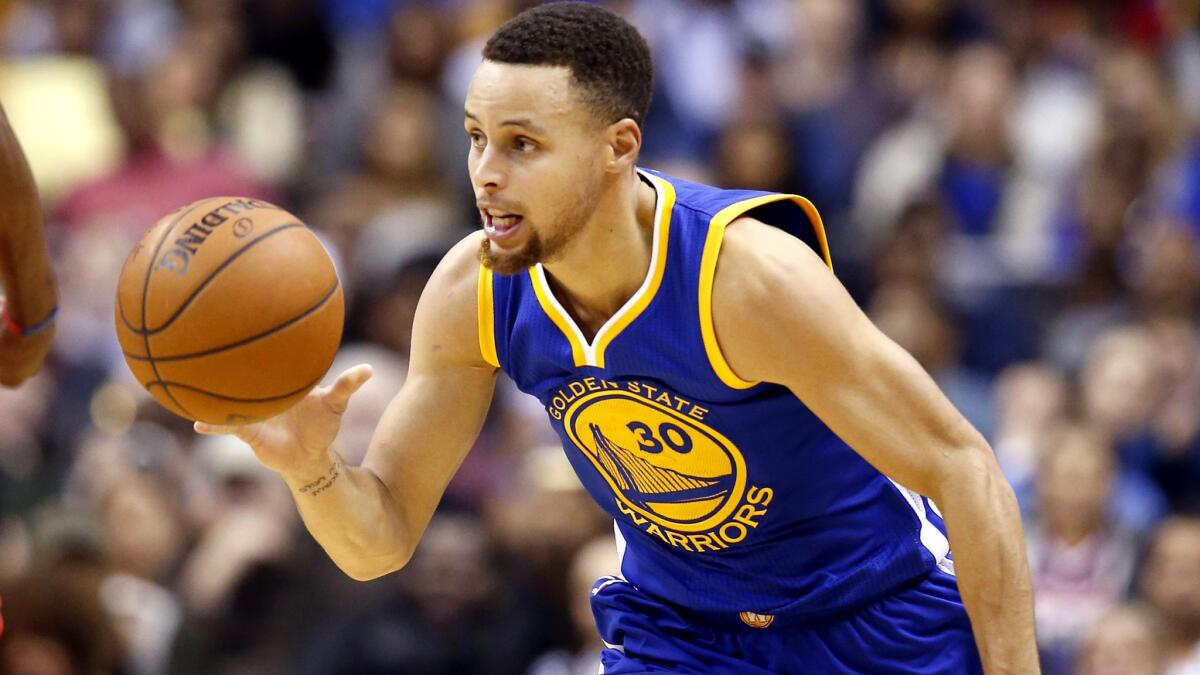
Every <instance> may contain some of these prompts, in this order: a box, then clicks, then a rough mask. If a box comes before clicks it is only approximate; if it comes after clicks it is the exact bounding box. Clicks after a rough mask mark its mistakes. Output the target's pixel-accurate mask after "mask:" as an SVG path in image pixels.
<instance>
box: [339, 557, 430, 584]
mask: <svg viewBox="0 0 1200 675" xmlns="http://www.w3.org/2000/svg"><path fill="white" fill-rule="evenodd" d="M411 559H412V551H395V552H391V553H386V554H382V555H372V556H361V557H354V558H349V559H342V560H338V559H336V558H335V559H334V560H333V562H334V564H336V565H337V566H338V569H340V570H341V571H342V572H343V573H344V574H345V575H346V576H348V577H350V578H351V579H354V580H355V581H373V580H375V579H378V578H380V577H384V576H387V575H389V574H391V573H392V572H398V571H400V570H401V569H403V568H404V566H405V565H407V564H408V562H409V560H411Z"/></svg>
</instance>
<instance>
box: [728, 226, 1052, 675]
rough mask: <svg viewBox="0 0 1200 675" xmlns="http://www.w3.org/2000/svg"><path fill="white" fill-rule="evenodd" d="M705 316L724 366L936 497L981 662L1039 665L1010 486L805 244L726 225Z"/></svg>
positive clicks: (916, 368) (981, 443) (999, 668)
mask: <svg viewBox="0 0 1200 675" xmlns="http://www.w3.org/2000/svg"><path fill="white" fill-rule="evenodd" d="M713 321H714V327H715V331H716V334H717V340H718V342H719V344H720V346H721V350H722V352H723V354H724V356H725V359H726V361H727V362H728V364H729V366H730V368H732V369H733V371H734V373H735V374H736V375H738V376H739V377H741V378H742V379H745V380H750V381H767V382H776V383H779V384H782V385H784V386H787V387H788V388H789V389H791V390H792V392H793V393H795V395H796V396H797V397H798V398H799V399H800V400H801V401H803V402H804V404H805V405H806V406H808V408H809V409H811V410H812V411H813V413H815V414H816V415H817V416H818V417H820V418H821V420H822V421H823V422H825V424H827V425H828V426H829V428H830V429H831V430H833V432H834V433H836V434H837V435H838V436H840V437H841V438H842V439H843V440H845V441H846V442H847V443H848V444H849V445H850V446H851V447H852V448H854V449H855V451H857V452H858V453H859V454H860V455H862V457H863V458H864V459H866V460H867V461H868V462H870V463H871V464H872V465H873V466H874V467H875V468H877V469H878V470H879V471H880V472H882V473H884V474H885V475H887V476H889V477H891V478H893V479H895V480H896V481H898V482H899V483H901V484H903V485H904V486H905V487H907V488H910V489H912V490H916V491H917V492H920V493H921V494H923V495H925V496H927V497H929V498H931V499H933V500H934V501H935V502H937V504H938V506H939V507H940V509H941V512H942V514H943V516H944V517H945V521H946V527H947V529H948V530H949V535H950V536H949V538H950V544H951V547H952V549H953V551H954V565H955V571H956V575H957V578H958V587H959V591H960V593H961V594H962V598H963V604H964V605H965V606H966V609H967V614H968V615H969V616H970V619H971V624H972V628H973V630H974V633H975V641H976V643H977V645H978V647H979V651H980V655H981V657H982V659H983V664H984V667H985V669H986V671H987V672H988V673H1020V674H1021V675H1028V674H1029V673H1037V672H1039V671H1038V661H1037V650H1036V646H1035V639H1034V627H1033V600H1032V597H1033V593H1032V588H1031V584H1030V579H1029V565H1028V562H1027V560H1026V557H1025V544H1024V538H1023V535H1022V532H1021V520H1020V514H1019V511H1018V509H1017V501H1016V498H1015V496H1014V494H1013V491H1012V488H1011V487H1010V486H1009V484H1008V482H1007V481H1006V480H1005V478H1004V476H1003V474H1002V473H1001V471H1000V468H999V465H998V464H997V463H996V460H995V457H994V455H993V453H992V450H991V448H990V447H989V446H988V444H987V441H985V440H984V438H983V436H981V435H980V434H979V432H978V431H976V430H975V429H974V427H972V426H971V425H970V423H968V422H967V421H966V419H964V418H963V417H962V415H961V414H959V412H958V411H957V410H956V409H955V408H954V406H953V405H952V404H951V403H950V402H949V401H948V400H947V399H946V397H945V396H944V395H943V394H942V392H941V391H940V390H939V389H938V387H937V385H936V384H934V382H933V380H932V378H930V376H929V375H928V374H927V373H926V372H925V371H924V370H923V369H922V368H921V367H920V365H918V364H917V362H916V361H915V360H914V359H913V358H912V357H911V356H910V355H909V354H908V353H907V352H905V351H904V350H903V349H902V348H901V347H899V346H898V345H897V344H896V343H894V342H893V341H892V340H890V339H889V338H887V337H886V336H885V335H883V333H881V332H880V331H879V329H877V328H876V327H875V326H874V324H872V323H871V321H870V319H868V318H867V317H866V315H865V314H863V312H862V311H861V310H859V308H858V306H857V305H855V303H854V301H853V300H852V299H851V298H850V296H849V294H848V293H847V292H846V290H845V289H844V288H843V287H842V285H841V284H840V283H839V282H838V281H837V279H836V278H835V277H834V276H833V274H832V273H831V272H830V270H829V268H828V267H826V266H825V264H824V263H823V262H822V261H821V260H820V259H819V258H818V257H817V255H816V254H815V253H813V251H812V250H811V249H809V248H808V247H807V246H806V245H805V244H803V243H802V242H800V241H799V240H797V239H795V238H793V237H791V236H789V235H787V234H785V233H783V232H781V231H779V230H777V229H775V228H772V227H769V226H767V225H764V224H762V223H760V222H758V221H756V220H753V219H750V218H742V219H740V220H738V221H736V222H735V223H733V224H731V225H730V227H729V228H728V231H727V232H726V234H725V241H724V244H723V246H722V250H721V252H720V255H719V257H718V262H717V271H716V275H715V280H714V284H713Z"/></svg>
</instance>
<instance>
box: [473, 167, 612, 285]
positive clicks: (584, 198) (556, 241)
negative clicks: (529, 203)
mask: <svg viewBox="0 0 1200 675" xmlns="http://www.w3.org/2000/svg"><path fill="white" fill-rule="evenodd" d="M599 200H600V199H599V189H598V188H592V189H589V190H586V191H584V192H583V193H582V194H580V196H579V198H578V199H577V200H576V202H575V205H574V206H572V207H571V208H569V209H566V210H564V211H563V212H562V213H561V214H560V215H559V216H557V217H556V218H554V219H553V220H554V222H556V223H557V224H558V227H557V228H555V231H554V233H553V234H552V235H551V236H549V237H546V238H545V239H543V238H542V237H541V236H539V235H538V233H537V230H534V229H533V228H532V226H530V225H529V224H528V223H525V224H523V225H524V226H526V227H529V228H530V230H531V234H530V236H529V240H528V241H526V242H525V245H524V246H522V247H521V248H519V249H517V250H515V251H512V252H499V251H495V250H493V249H492V240H491V239H488V238H487V237H484V238H483V241H482V242H481V243H480V244H479V262H481V263H482V264H483V266H484V267H486V268H488V269H490V270H492V271H493V272H495V273H496V274H500V275H502V276H512V275H514V274H521V273H522V272H524V271H525V270H527V269H529V268H530V267H533V266H534V265H536V264H538V263H546V262H552V261H554V260H555V259H556V258H558V257H559V256H561V255H562V253H563V251H565V250H566V249H567V247H568V246H569V245H570V244H571V242H572V241H574V240H575V237H576V235H577V234H579V232H580V231H582V230H583V228H584V226H585V225H586V224H587V221H588V218H590V217H591V215H592V212H593V211H595V210H596V204H597V202H599Z"/></svg>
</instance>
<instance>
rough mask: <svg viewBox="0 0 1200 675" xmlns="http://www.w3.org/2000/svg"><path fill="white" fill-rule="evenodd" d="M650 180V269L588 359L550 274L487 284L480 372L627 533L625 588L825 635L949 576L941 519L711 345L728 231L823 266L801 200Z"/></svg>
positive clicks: (817, 236) (780, 391) (622, 536)
mask: <svg viewBox="0 0 1200 675" xmlns="http://www.w3.org/2000/svg"><path fill="white" fill-rule="evenodd" d="M639 175H640V176H641V177H642V179H643V180H645V181H646V182H648V183H650V184H651V185H652V186H653V187H654V189H655V191H656V192H657V210H656V215H655V224H654V228H655V229H654V235H653V243H652V255H651V261H650V269H649V271H648V274H647V276H646V279H645V281H644V282H643V284H642V286H641V287H640V289H639V290H638V291H637V293H636V294H635V295H634V296H633V297H632V298H630V299H629V301H628V302H627V303H626V304H625V306H624V307H622V308H621V310H620V311H618V312H617V313H616V314H615V315H613V317H612V318H611V319H609V321H608V322H607V323H606V324H605V325H604V326H603V327H601V328H600V330H599V331H598V332H597V333H596V335H595V337H594V338H593V339H591V340H590V341H589V340H587V339H585V337H584V335H583V333H582V331H580V330H579V328H578V326H576V324H575V322H574V320H573V319H572V318H571V316H570V315H569V314H568V313H567V312H566V311H565V310H564V309H563V307H562V305H561V304H560V303H559V302H558V300H557V299H556V298H555V296H554V293H553V291H552V290H551V287H550V285H549V284H548V283H547V278H546V274H547V273H546V271H545V270H544V269H543V268H542V266H541V265H537V266H535V267H533V268H530V269H529V270H528V273H526V274H518V275H513V276H501V275H495V274H493V273H492V272H491V271H489V270H487V269H484V268H481V270H480V278H479V325H480V343H481V349H482V350H483V353H484V355H485V358H486V359H487V360H488V361H489V362H491V363H492V364H493V365H496V366H498V367H500V368H502V369H503V370H504V372H506V373H507V374H508V375H509V376H510V377H511V378H512V379H513V380H514V381H515V382H516V384H517V386H518V387H519V388H520V389H521V390H522V391H524V392H526V393H528V394H531V395H533V396H536V397H537V398H538V400H539V401H541V404H542V405H543V406H544V407H545V409H546V412H547V414H548V415H549V418H550V423H551V424H552V425H553V427H554V429H555V430H556V431H557V432H558V434H559V435H560V436H561V437H562V443H563V447H564V449H565V450H566V453H567V456H568V458H569V459H570V461H571V464H572V465H573V467H574V469H575V471H576V473H577V474H578V475H579V478H580V480H581V481H582V482H583V484H584V486H585V487H586V488H587V490H588V492H589V493H590V494H591V495H592V497H593V498H594V499H595V500H596V502H597V503H598V504H599V505H600V506H601V507H602V508H604V509H605V510H606V511H608V512H609V513H610V514H612V517H613V518H614V520H615V521H616V529H617V534H618V548H619V549H620V550H621V570H622V573H623V575H624V577H625V578H626V579H628V580H629V581H630V582H631V583H633V584H635V585H636V586H637V588H638V589H639V590H640V591H643V592H645V593H647V594H648V595H650V596H654V597H658V598H662V599H664V600H666V601H669V602H670V603H672V604H674V605H676V606H679V607H683V608H686V609H688V610H690V611H693V612H697V613H703V614H713V615H720V616H740V617H741V620H742V621H744V622H746V623H747V624H749V625H755V624H756V623H757V624H764V623H770V622H772V621H774V619H775V618H776V617H794V618H798V619H806V618H815V617H820V616H823V615H827V614H829V613H832V612H837V611H840V610H843V609H845V608H848V607H852V606H856V605H860V604H863V603H865V602H867V601H870V600H872V599H874V598H878V597H881V596H883V595H885V594H887V593H888V592H890V591H892V590H894V589H896V588H899V587H900V586H902V585H903V584H905V583H906V582H909V581H911V580H913V579H915V578H918V577H921V576H923V575H925V574H927V573H929V572H930V571H931V570H933V569H934V568H935V567H941V568H942V569H943V570H947V571H952V565H951V562H950V561H949V559H948V555H947V554H948V551H949V547H948V544H947V540H946V537H945V534H944V524H943V523H942V522H941V519H940V517H939V516H938V514H937V513H936V509H935V507H934V506H933V504H932V502H930V501H929V500H927V499H925V498H923V497H921V496H920V495H917V494H915V493H914V492H912V491H909V490H907V489H905V488H903V487H902V486H900V485H898V484H896V483H894V482H893V481H891V480H890V479H889V478H887V477H886V476H884V475H882V474H881V473H880V472H879V471H877V470H875V469H874V468H873V467H872V466H871V465H869V464H868V463H867V462H866V461H865V460H863V459H862V458H861V457H860V456H859V455H858V454H857V453H855V452H854V450H852V449H851V448H850V447H849V446H848V445H847V444H846V443H845V442H844V441H842V440H841V439H840V438H839V437H838V436H836V435H835V434H834V433H833V432H832V431H830V430H829V428H828V427H827V426H826V425H825V424H824V423H822V422H821V420H819V419H818V418H817V417H816V416H815V415H814V414H813V413H812V412H811V411H810V410H809V409H808V408H807V407H806V406H805V405H804V403H802V402H801V401H800V400H799V399H797V398H796V397H795V396H794V395H793V394H792V393H791V391H790V390H788V389H787V388H785V387H783V386H779V385H776V384H772V383H767V382H747V381H744V380H742V379H740V378H739V377H738V376H737V375H736V374H735V373H734V372H733V371H732V369H731V368H730V367H729V365H728V364H727V363H726V361H725V359H724V357H723V356H722V354H721V350H720V346H719V345H718V344H717V340H716V336H715V333H714V329H713V320H712V311H711V308H712V286H713V276H714V271H715V269H716V263H717V256H718V254H719V251H720V247H721V240H722V236H723V234H724V231H725V227H726V226H727V225H728V224H729V223H730V222H732V221H733V220H735V219H736V218H738V217H741V216H745V215H750V216H753V217H756V218H758V219H759V220H761V221H763V222H766V223H770V224H772V225H776V226H779V227H781V228H783V229H785V230H787V231H789V232H792V233H794V234H795V235H797V236H800V237H801V238H802V239H804V240H805V241H806V242H807V243H809V245H810V246H812V247H813V248H814V249H815V250H816V251H817V252H818V253H820V254H821V255H822V256H823V258H824V259H825V261H826V263H829V252H828V246H827V244H826V240H825V234H824V230H823V226H822V224H821V220H820V216H819V215H818V214H817V212H816V209H815V208H813V206H812V205H811V204H810V203H809V202H808V201H807V200H805V199H803V198H802V197H798V196H795V195H782V194H772V193H763V192H753V191H746V190H720V189H716V188H712V187H709V186H706V185H699V184H696V183H691V182H688V181H684V180H679V179H676V178H672V177H669V176H666V175H663V174H661V173H657V172H652V171H640V172H639ZM612 264H614V265H619V264H622V261H619V260H614V261H612ZM763 329H764V330H770V329H771V328H770V327H769V326H764V327H763ZM795 349H796V350H802V349H804V345H803V344H796V345H795Z"/></svg>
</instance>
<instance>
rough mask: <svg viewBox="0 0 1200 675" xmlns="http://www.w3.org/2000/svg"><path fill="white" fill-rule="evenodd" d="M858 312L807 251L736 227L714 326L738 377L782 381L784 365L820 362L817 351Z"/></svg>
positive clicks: (730, 231) (790, 240) (765, 230)
mask: <svg viewBox="0 0 1200 675" xmlns="http://www.w3.org/2000/svg"><path fill="white" fill-rule="evenodd" d="M856 310H857V307H856V306H855V305H854V303H853V301H851V300H850V298H849V296H848V294H847V293H846V291H845V289H844V288H842V285H841V283H840V282H838V280H837V278H836V277H834V275H833V272H832V271H831V270H830V269H829V267H828V266H827V265H826V264H825V262H824V261H823V260H822V259H821V258H820V257H819V256H818V255H817V253H816V252H815V251H813V250H812V248H811V247H809V246H808V245H807V244H805V243H804V242H802V241H800V240H799V239H796V238H795V237H793V236H791V235H790V234H788V233H786V232H783V231H782V230H779V229H778V228H775V227H771V226H770V225H767V224H765V223H763V222H761V221H758V220H756V219H754V218H748V217H743V218H739V219H737V220H735V221H733V222H732V223H730V225H729V227H728V228H727V230H726V232H725V234H724V239H723V241H722V244H721V248H720V252H719V255H718V258H717V264H716V271H715V274H714V279H713V290H712V316H713V318H712V320H713V328H714V330H715V333H716V338H717V341H718V342H719V343H720V347H721V350H722V351H723V352H724V355H725V358H726V360H727V361H728V363H729V365H730V366H731V367H732V369H733V370H734V372H735V373H736V374H737V375H738V376H739V377H741V378H743V379H746V380H749V381H759V380H769V381H779V380H778V379H775V378H776V377H778V375H779V373H778V372H777V370H778V368H779V366H780V364H781V363H782V362H783V361H784V360H785V359H784V358H783V357H785V356H788V357H789V359H791V360H794V359H795V358H800V357H804V355H805V354H809V353H810V352H811V353H814V354H815V353H818V352H819V349H818V348H817V347H818V344H821V345H823V344H826V343H831V342H834V341H836V340H839V339H841V338H840V336H839V331H840V328H838V327H840V326H843V325H844V323H845V319H847V318H852V316H853V314H854V312H855V311H856ZM797 344H804V345H806V346H807V349H805V350H799V351H798V350H796V345H797Z"/></svg>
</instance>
